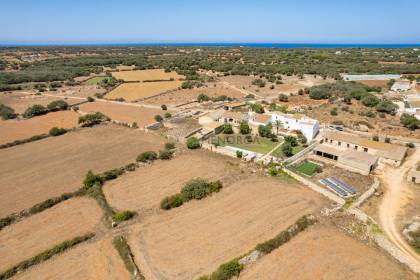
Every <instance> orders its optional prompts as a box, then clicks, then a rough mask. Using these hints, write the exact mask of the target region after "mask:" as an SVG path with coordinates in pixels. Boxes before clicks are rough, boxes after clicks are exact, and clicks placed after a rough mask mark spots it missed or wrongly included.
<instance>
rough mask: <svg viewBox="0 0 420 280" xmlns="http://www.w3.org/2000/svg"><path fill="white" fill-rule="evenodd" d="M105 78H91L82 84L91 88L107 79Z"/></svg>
mask: <svg viewBox="0 0 420 280" xmlns="http://www.w3.org/2000/svg"><path fill="white" fill-rule="evenodd" d="M107 78H108V77H105V76H98V77H93V78H90V79H89V80H86V81H85V82H84V84H85V85H89V86H93V85H96V84H98V83H99V82H101V81H102V80H104V79H107Z"/></svg>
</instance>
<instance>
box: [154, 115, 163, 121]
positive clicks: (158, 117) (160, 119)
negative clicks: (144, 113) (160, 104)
mask: <svg viewBox="0 0 420 280" xmlns="http://www.w3.org/2000/svg"><path fill="white" fill-rule="evenodd" d="M155 121H157V122H161V121H163V118H162V116H161V115H156V116H155Z"/></svg>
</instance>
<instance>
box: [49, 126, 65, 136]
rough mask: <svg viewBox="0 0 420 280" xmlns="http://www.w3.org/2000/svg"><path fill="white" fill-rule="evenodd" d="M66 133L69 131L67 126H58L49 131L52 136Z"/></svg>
mask: <svg viewBox="0 0 420 280" xmlns="http://www.w3.org/2000/svg"><path fill="white" fill-rule="evenodd" d="M65 133H67V130H66V129H65V128H58V127H53V128H51V129H50V132H49V134H50V135H51V136H59V135H63V134H65Z"/></svg>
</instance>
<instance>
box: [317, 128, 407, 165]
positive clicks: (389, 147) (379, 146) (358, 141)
mask: <svg viewBox="0 0 420 280" xmlns="http://www.w3.org/2000/svg"><path fill="white" fill-rule="evenodd" d="M324 138H328V139H332V140H335V141H341V142H346V143H351V144H354V145H357V146H362V147H366V148H372V149H375V150H377V153H378V155H379V156H381V157H384V158H389V159H393V160H398V161H400V160H403V159H404V157H405V154H406V152H407V148H406V147H402V146H399V145H394V144H388V143H383V142H377V141H372V140H369V139H366V138H362V137H359V136H357V135H354V134H349V133H343V132H332V131H328V132H326V133H324Z"/></svg>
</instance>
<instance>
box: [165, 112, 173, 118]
mask: <svg viewBox="0 0 420 280" xmlns="http://www.w3.org/2000/svg"><path fill="white" fill-rule="evenodd" d="M163 116H164V117H165V119H169V118H171V117H172V114H171V113H165V114H164V115H163Z"/></svg>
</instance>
